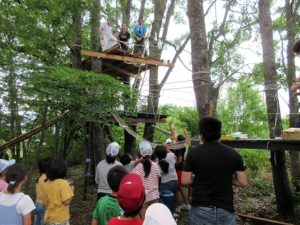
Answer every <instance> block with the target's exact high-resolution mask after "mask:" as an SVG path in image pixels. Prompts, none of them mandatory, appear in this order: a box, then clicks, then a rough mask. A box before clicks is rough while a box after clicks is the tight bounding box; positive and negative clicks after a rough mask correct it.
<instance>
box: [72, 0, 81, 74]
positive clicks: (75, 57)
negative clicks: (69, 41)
mask: <svg viewBox="0 0 300 225" xmlns="http://www.w3.org/2000/svg"><path fill="white" fill-rule="evenodd" d="M80 5H81V0H76V4H75V3H74V6H76V7H75V8H74V11H73V15H72V19H73V33H74V41H73V45H72V46H71V62H72V67H74V68H81V54H80V51H81V49H82V47H81V36H82V35H81V33H82V15H81V13H82V10H81V6H80Z"/></svg>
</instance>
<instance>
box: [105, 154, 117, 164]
mask: <svg viewBox="0 0 300 225" xmlns="http://www.w3.org/2000/svg"><path fill="white" fill-rule="evenodd" d="M116 158H117V156H111V155H106V156H105V159H106V162H107V163H108V164H113V163H115V161H116Z"/></svg>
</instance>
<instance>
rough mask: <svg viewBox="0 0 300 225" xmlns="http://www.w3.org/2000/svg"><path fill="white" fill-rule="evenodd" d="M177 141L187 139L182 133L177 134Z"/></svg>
mask: <svg viewBox="0 0 300 225" xmlns="http://www.w3.org/2000/svg"><path fill="white" fill-rule="evenodd" d="M177 141H180V142H181V141H185V137H184V136H183V135H182V134H178V135H177Z"/></svg>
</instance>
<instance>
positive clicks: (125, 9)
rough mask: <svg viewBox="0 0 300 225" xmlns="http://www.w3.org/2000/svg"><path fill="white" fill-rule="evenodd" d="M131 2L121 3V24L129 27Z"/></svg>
mask: <svg viewBox="0 0 300 225" xmlns="http://www.w3.org/2000/svg"><path fill="white" fill-rule="evenodd" d="M131 5H132V0H126V1H121V6H122V23H125V24H127V26H128V25H129V22H130V12H131Z"/></svg>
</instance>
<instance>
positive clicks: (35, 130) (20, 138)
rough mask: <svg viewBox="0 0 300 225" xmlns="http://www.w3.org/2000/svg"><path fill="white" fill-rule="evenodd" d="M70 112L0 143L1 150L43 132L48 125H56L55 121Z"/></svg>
mask: <svg viewBox="0 0 300 225" xmlns="http://www.w3.org/2000/svg"><path fill="white" fill-rule="evenodd" d="M68 113H69V112H65V113H63V114H61V115H59V116H57V117H55V118H53V119H51V120H48V121H47V122H46V123H45V124H44V125H40V126H38V127H35V128H33V129H31V130H30V131H27V132H26V133H24V134H21V135H20V136H18V137H15V138H14V139H12V140H10V141H8V142H6V143H4V144H3V145H0V151H2V150H4V149H6V148H8V147H10V146H12V145H15V144H17V143H20V142H21V141H24V140H26V139H28V138H30V137H31V136H33V135H35V134H37V133H39V132H41V131H42V130H45V129H46V128H48V127H51V126H52V125H54V124H55V123H57V122H58V121H60V120H63V119H64V118H65V117H66V115H67V114H68Z"/></svg>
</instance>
